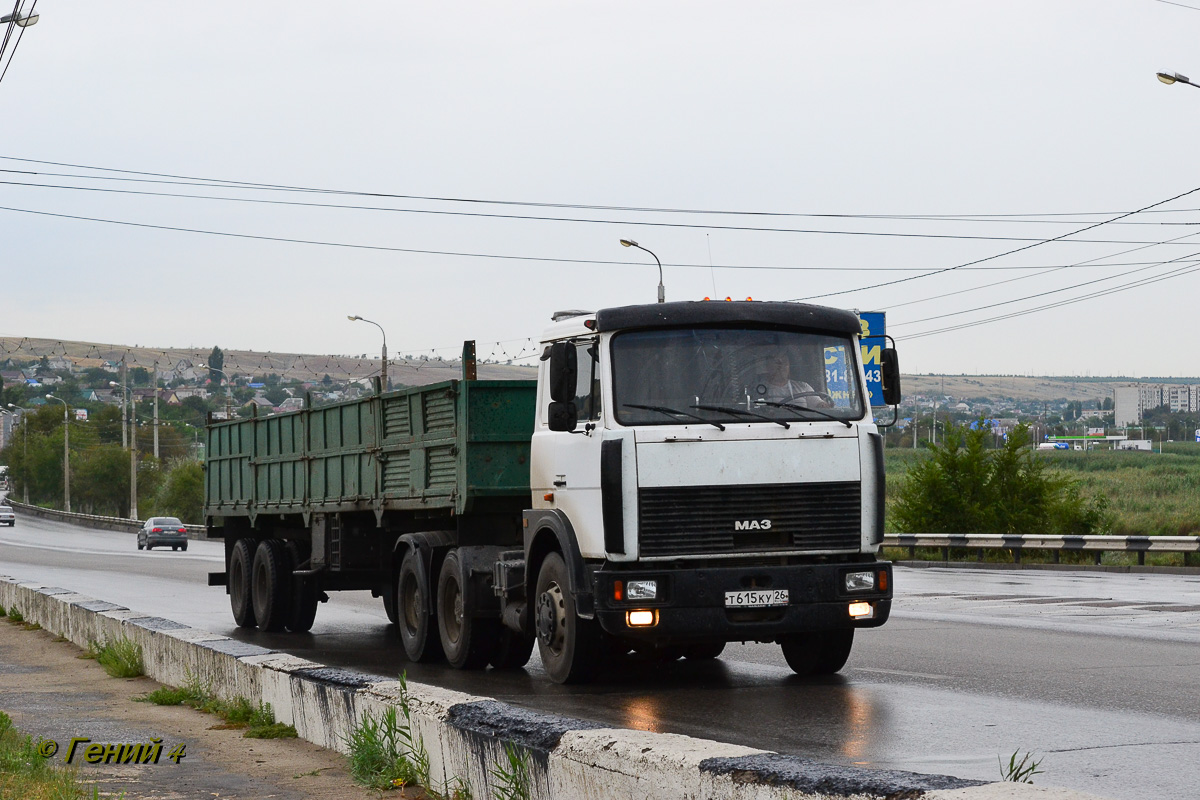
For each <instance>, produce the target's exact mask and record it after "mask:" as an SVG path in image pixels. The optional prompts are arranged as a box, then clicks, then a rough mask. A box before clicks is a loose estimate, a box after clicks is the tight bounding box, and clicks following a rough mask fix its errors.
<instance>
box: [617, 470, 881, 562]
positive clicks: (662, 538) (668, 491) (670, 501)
mask: <svg viewBox="0 0 1200 800" xmlns="http://www.w3.org/2000/svg"><path fill="white" fill-rule="evenodd" d="M861 516H862V506H861V500H860V489H859V484H858V482H857V481H844V482H838V483H793V484H784V485H778V484H776V485H770V486H688V487H674V486H668V487H655V488H643V489H640V490H639V491H638V540H639V545H640V546H639V552H640V554H641V555H642V556H644V557H650V556H681V555H706V554H718V553H751V552H753V553H762V552H769V551H772V550H858V549H859V547H860V541H861V535H862V533H861V531H862V526H861ZM767 520H769V521H770V524H769V526H767V525H766V523H765V521H767Z"/></svg>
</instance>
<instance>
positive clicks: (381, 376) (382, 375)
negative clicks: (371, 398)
mask: <svg viewBox="0 0 1200 800" xmlns="http://www.w3.org/2000/svg"><path fill="white" fill-rule="evenodd" d="M346 319H348V320H350V321H351V322H355V321H357V320H361V321H363V322H370V323H371V324H372V325H374V326H375V327H376V328H379V332H380V333H382V334H383V367H382V368H381V369H380V370H379V380H380V382H381V383H382V384H383V391H385V392H386V391H387V388H388V377H387V331H385V330H384V329H383V326H382V325H380V324H379V323H378V322H372V321H371V320H369V319H367V318H365V317H360V316H357V315H355V316H347V317H346Z"/></svg>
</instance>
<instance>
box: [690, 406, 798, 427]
mask: <svg viewBox="0 0 1200 800" xmlns="http://www.w3.org/2000/svg"><path fill="white" fill-rule="evenodd" d="M692 408H698V409H700V410H701V411H723V412H725V413H726V414H741V415H742V416H743V417H756V418H757V419H764V420H766V421H767V422H774V423H775V424H776V425H782V426H783V427H785V428H790V427H792V426H791V425H788V424H787V423H786V422H784V421H783V420H781V419H775V418H774V417H768V416H767V415H766V414H755V413H754V412H753V411H747V410H746V409H744V408H738V407H737V406H706V405H694V406H692Z"/></svg>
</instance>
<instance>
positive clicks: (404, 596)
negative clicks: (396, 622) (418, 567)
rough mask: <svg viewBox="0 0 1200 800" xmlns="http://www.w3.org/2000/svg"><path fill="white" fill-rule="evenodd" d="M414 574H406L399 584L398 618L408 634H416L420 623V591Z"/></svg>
mask: <svg viewBox="0 0 1200 800" xmlns="http://www.w3.org/2000/svg"><path fill="white" fill-rule="evenodd" d="M415 577H416V576H414V575H412V574H406V575H405V576H404V578H403V579H402V582H401V584H400V619H401V621H402V622H403V623H404V631H405V632H406V633H407V634H408V635H409V636H416V635H417V628H418V627H419V626H420V624H421V609H420V603H419V602H418V601H419V599H420V591H421V587H419V586H418V585H417V582H416V580H415Z"/></svg>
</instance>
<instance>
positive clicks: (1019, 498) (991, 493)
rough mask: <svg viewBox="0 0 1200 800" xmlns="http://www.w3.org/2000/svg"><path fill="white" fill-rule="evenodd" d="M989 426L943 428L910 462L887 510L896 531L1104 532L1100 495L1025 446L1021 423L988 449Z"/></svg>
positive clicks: (1106, 516) (1107, 522)
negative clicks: (1092, 495)
mask: <svg viewBox="0 0 1200 800" xmlns="http://www.w3.org/2000/svg"><path fill="white" fill-rule="evenodd" d="M991 437H992V434H991V431H990V430H988V429H987V428H985V427H983V426H982V425H980V426H977V427H976V428H975V429H970V428H968V427H965V426H956V425H951V426H950V427H949V428H948V430H947V431H946V438H945V440H944V441H943V443H942V444H939V445H933V446H931V447H930V455H929V457H928V458H926V459H924V460H922V461H920V462H918V463H916V464H914V465H912V466H911V467H910V468H909V470H908V472H907V474H906V476H905V479H904V481H903V482H902V483H901V484H900V487H899V489H898V491H897V498H896V501H895V503H893V505H892V507H891V519H892V522H893V524H894V525H895V527H896V529H897V530H899V531H901V532H911V533H1001V534H1005V533H1007V534H1026V535H1055V536H1062V535H1085V534H1100V533H1105V532H1107V531H1108V529H1109V528H1110V527H1111V525H1112V517H1111V514H1110V513H1109V511H1108V509H1107V504H1106V502H1105V500H1104V498H1102V497H1101V498H1097V499H1095V500H1088V499H1086V498H1085V497H1084V496H1083V495H1082V493H1081V492H1080V490H1079V486H1078V482H1077V481H1075V480H1073V479H1071V478H1069V477H1067V476H1065V475H1062V474H1060V473H1057V472H1054V471H1052V470H1050V469H1049V468H1048V466H1047V463H1046V462H1045V461H1044V460H1043V459H1040V458H1038V457H1037V456H1036V454H1035V452H1034V450H1033V449H1032V447H1030V436H1029V428H1028V426H1025V425H1022V426H1020V427H1018V428H1016V429H1015V430H1013V431H1012V432H1011V433H1009V435H1008V440H1007V441H1006V442H1005V443H1004V445H1003V446H1002V447H1000V448H998V449H988V447H987V444H988V441H989V440H990V439H991Z"/></svg>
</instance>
